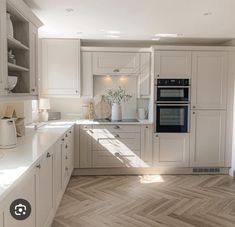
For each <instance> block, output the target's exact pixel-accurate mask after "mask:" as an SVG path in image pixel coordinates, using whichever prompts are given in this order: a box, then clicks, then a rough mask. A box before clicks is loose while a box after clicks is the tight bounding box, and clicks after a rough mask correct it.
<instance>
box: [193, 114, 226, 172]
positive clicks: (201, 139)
mask: <svg viewBox="0 0 235 227" xmlns="http://www.w3.org/2000/svg"><path fill="white" fill-rule="evenodd" d="M225 118H226V111H215V110H209V111H206V110H202V111H200V110H198V111H193V112H192V115H191V134H190V165H191V167H197V166H202V167H205V166H208V167H223V166H224V155H225V124H226V120H225Z"/></svg>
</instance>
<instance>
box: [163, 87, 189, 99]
mask: <svg viewBox="0 0 235 227" xmlns="http://www.w3.org/2000/svg"><path fill="white" fill-rule="evenodd" d="M184 96H185V95H184V89H161V90H160V97H162V98H168V97H173V98H175V97H176V98H177V97H179V98H184Z"/></svg>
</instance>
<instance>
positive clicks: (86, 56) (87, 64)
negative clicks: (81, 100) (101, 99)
mask: <svg viewBox="0 0 235 227" xmlns="http://www.w3.org/2000/svg"><path fill="white" fill-rule="evenodd" d="M81 56H82V59H81V84H82V86H81V96H82V97H93V68H92V67H93V66H92V56H93V53H92V52H82V54H81Z"/></svg>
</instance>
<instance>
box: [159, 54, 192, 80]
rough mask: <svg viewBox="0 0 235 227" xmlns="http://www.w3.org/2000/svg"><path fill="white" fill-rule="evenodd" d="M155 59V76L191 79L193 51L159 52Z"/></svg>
mask: <svg viewBox="0 0 235 227" xmlns="http://www.w3.org/2000/svg"><path fill="white" fill-rule="evenodd" d="M155 57H156V60H155V76H157V77H161V78H169V79H170V78H191V64H192V63H191V51H157V52H156V54H155Z"/></svg>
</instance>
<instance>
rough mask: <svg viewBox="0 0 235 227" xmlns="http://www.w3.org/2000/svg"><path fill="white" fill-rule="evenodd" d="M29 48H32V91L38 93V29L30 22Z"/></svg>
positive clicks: (33, 93) (34, 93)
mask: <svg viewBox="0 0 235 227" xmlns="http://www.w3.org/2000/svg"><path fill="white" fill-rule="evenodd" d="M29 49H30V93H31V94H32V95H37V94H38V29H37V27H36V26H34V25H33V24H32V23H30V24H29Z"/></svg>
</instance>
